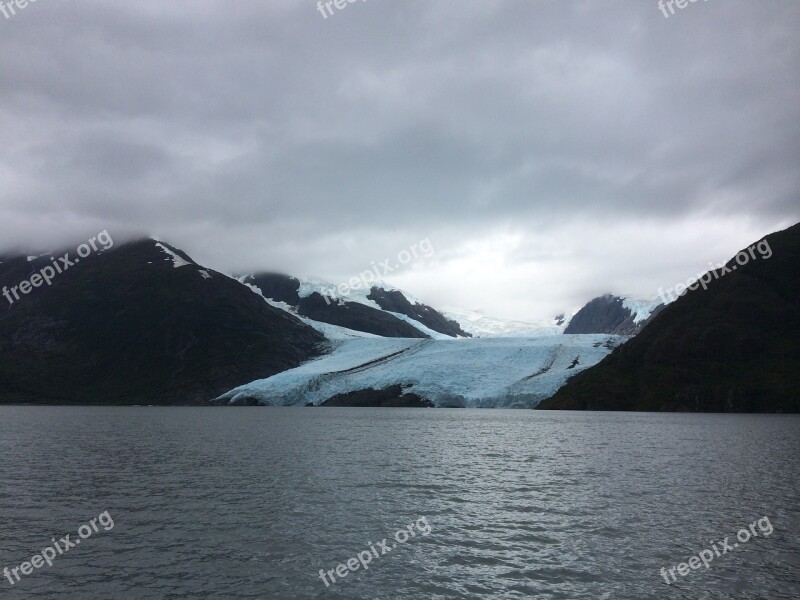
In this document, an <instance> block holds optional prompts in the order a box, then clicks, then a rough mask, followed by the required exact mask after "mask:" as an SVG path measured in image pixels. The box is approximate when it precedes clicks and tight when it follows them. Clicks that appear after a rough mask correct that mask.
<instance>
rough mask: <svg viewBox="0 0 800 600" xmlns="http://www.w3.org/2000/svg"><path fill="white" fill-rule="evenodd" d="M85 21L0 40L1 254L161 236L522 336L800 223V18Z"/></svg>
mask: <svg viewBox="0 0 800 600" xmlns="http://www.w3.org/2000/svg"><path fill="white" fill-rule="evenodd" d="M315 6H316V3H315V2H314V1H313V0H281V1H280V2H263V3H259V2H235V3H233V2H218V1H214V2H212V1H206V0H202V1H197V0H193V1H191V2H190V1H174V2H169V3H164V2H161V1H155V0H144V1H142V2H137V3H108V2H101V1H99V0H84V1H82V2H56V1H55V0H48V1H45V0H42V1H40V2H37V3H35V4H31V5H29V6H28V7H27V8H26V9H24V10H22V11H19V13H18V14H17V15H16V16H14V17H13V18H12V19H8V20H6V19H2V18H0V81H2V86H0V141H1V142H2V144H0V181H2V182H3V185H2V186H0V240H2V241H1V242H0V245H2V246H4V247H12V246H28V247H51V246H53V245H54V244H58V243H62V242H63V243H72V242H73V241H74V240H75V239H80V238H81V237H82V236H83V235H84V234H85V233H86V232H87V231H89V232H90V233H91V232H96V231H99V230H101V229H108V230H109V231H110V232H117V234H118V237H119V236H123V235H126V234H132V233H139V234H154V235H158V236H161V237H162V238H164V239H168V240H170V241H172V242H173V243H175V244H177V245H179V246H181V247H183V248H184V249H186V250H187V251H188V252H189V253H190V254H192V255H193V256H195V258H197V259H198V260H202V261H205V262H206V263H208V264H209V265H210V266H212V267H215V268H220V269H227V270H240V269H254V268H275V269H282V270H286V271H291V272H294V273H298V274H301V275H302V274H306V275H315V276H320V277H326V278H328V279H331V280H334V281H339V280H344V279H346V278H349V277H350V276H351V275H353V274H354V273H358V272H360V271H362V270H364V269H365V268H368V267H369V265H370V263H371V261H380V260H383V259H384V258H389V257H393V256H396V254H397V253H398V252H399V251H401V250H403V249H406V248H408V247H409V245H410V244H412V243H414V242H417V241H419V240H420V239H423V238H425V237H428V238H430V239H431V241H432V242H433V243H434V246H435V247H436V249H437V254H436V257H435V258H434V259H432V260H430V261H426V262H425V263H424V264H418V265H416V268H409V269H407V270H406V271H404V272H402V273H398V274H397V276H396V277H393V278H391V280H393V281H395V282H396V283H397V284H398V285H402V286H404V287H407V288H409V289H410V291H412V292H413V293H415V295H417V296H420V297H422V298H423V299H424V300H428V301H430V302H437V303H440V304H444V305H462V306H465V307H468V308H480V309H483V310H486V311H487V312H489V313H495V314H498V315H500V316H508V317H516V318H539V317H544V316H547V315H548V314H550V313H551V312H554V311H558V310H568V309H570V308H574V307H575V306H576V305H579V304H581V303H582V302H583V301H584V300H586V297H585V296H586V295H587V294H592V293H602V292H604V291H614V292H620V293H632V294H637V295H643V296H647V295H654V294H655V290H656V289H657V288H658V287H659V286H661V285H663V286H668V285H669V286H671V285H673V284H674V283H675V282H677V281H681V280H685V278H686V275H687V273H688V274H691V273H693V272H695V271H696V270H697V268H700V267H702V266H704V265H707V263H708V262H709V261H717V260H720V259H722V258H726V257H727V255H728V254H731V253H733V252H735V251H736V250H737V249H739V248H740V247H743V246H745V245H747V244H748V243H750V242H751V241H753V239H754V238H755V237H758V236H760V235H763V234H764V233H767V232H769V231H771V230H773V229H776V228H779V227H781V226H785V225H788V224H789V223H792V222H794V221H796V220H798V216H800V202H798V189H800V185H799V184H800V172H798V169H797V166H796V165H797V162H798V158H800V136H798V123H799V122H800V102H798V96H800V94H799V92H800V81H798V73H800V40H798V39H797V36H796V31H797V30H798V25H800V5H797V3H795V2H790V1H787V0H767V1H764V2H759V3H753V2H748V1H746V0H729V1H726V2H722V1H718V0H710V1H709V2H703V3H694V4H691V5H689V6H688V7H687V8H685V9H683V10H681V11H679V12H678V14H676V15H674V16H672V17H670V18H669V19H665V18H664V17H663V15H662V14H661V13H660V12H659V10H658V8H657V2H656V1H655V0H653V1H651V0H646V1H642V0H624V1H623V0H618V1H609V2H603V3H598V2H587V1H575V2H564V1H563V0H540V1H533V0H531V1H527V2H518V1H513V0H507V1H502V0H494V1H488V0H486V1H481V2H471V3H467V2H462V1H456V0H404V1H403V2H389V1H388V0H369V1H368V2H364V3H360V2H357V3H354V4H350V5H348V6H347V8H346V9H345V10H342V11H336V13H335V14H334V15H333V16H331V17H329V18H328V19H327V20H326V19H323V18H322V16H321V15H320V13H319V12H317V11H316V8H315Z"/></svg>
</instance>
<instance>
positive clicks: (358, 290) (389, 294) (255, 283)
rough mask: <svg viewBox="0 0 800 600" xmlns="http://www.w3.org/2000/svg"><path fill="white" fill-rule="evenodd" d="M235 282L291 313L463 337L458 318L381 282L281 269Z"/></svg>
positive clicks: (382, 329)
mask: <svg viewBox="0 0 800 600" xmlns="http://www.w3.org/2000/svg"><path fill="white" fill-rule="evenodd" d="M239 281H241V282H242V283H245V284H247V285H250V286H252V287H253V288H255V289H257V290H258V292H259V293H260V294H261V295H262V296H264V298H266V299H268V300H270V301H273V302H283V303H285V304H286V305H287V306H288V307H289V308H290V310H291V311H292V312H295V313H296V314H298V315H300V316H303V317H306V318H309V319H313V320H314V321H318V322H321V323H327V324H329V325H335V326H338V327H344V328H347V329H350V330H354V331H360V332H365V333H370V334H374V335H378V336H382V337H398V338H428V337H430V338H454V337H467V336H468V334H467V333H466V332H464V331H462V330H461V328H460V327H459V326H458V324H457V323H453V322H450V321H449V320H448V319H446V318H445V317H444V316H443V315H442V314H441V313H439V312H438V311H436V310H435V309H433V308H431V307H429V306H426V305H424V304H421V303H419V302H418V301H417V300H416V299H414V298H413V296H411V295H410V294H406V293H405V292H402V291H401V290H398V289H396V288H394V287H392V286H389V285H386V284H383V283H382V284H381V285H380V287H379V286H377V285H375V286H373V287H371V288H370V289H365V288H363V287H347V286H335V285H333V284H330V283H326V282H324V281H319V280H301V279H298V278H296V277H291V276H289V275H283V274H279V273H256V274H253V275H246V276H244V277H240V278H239Z"/></svg>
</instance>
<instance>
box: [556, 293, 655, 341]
mask: <svg viewBox="0 0 800 600" xmlns="http://www.w3.org/2000/svg"><path fill="white" fill-rule="evenodd" d="M623 303H624V298H620V297H619V296H612V295H611V294H606V295H605V296H600V297H598V298H595V299H594V300H591V301H589V302H588V303H587V304H586V306H584V307H583V308H582V309H580V310H579V311H578V312H577V313H575V316H573V317H572V320H571V321H570V322H569V325H567V327H566V329H564V333H565V334H569V333H608V334H612V335H636V334H638V333H639V332H640V331H641V330H642V329H643V328H644V326H645V325H647V324H648V323H649V322H650V321H651V320H652V319H653V317H654V316H655V315H657V314H658V313H659V312H661V310H663V308H664V305H663V304H660V305H658V306H657V307H656V308H655V309H654V310H653V312H652V313H651V315H650V316H649V317H648V318H647V319H645V320H643V321H639V322H638V323H636V322H634V320H635V317H636V315H635V314H634V313H633V311H632V310H631V309H629V308H627V307H626V306H624V304H623Z"/></svg>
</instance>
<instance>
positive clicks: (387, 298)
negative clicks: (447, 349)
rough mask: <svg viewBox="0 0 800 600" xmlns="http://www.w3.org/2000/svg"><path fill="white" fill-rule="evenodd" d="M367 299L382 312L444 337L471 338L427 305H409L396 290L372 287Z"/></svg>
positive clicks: (459, 327) (454, 322)
mask: <svg viewBox="0 0 800 600" xmlns="http://www.w3.org/2000/svg"><path fill="white" fill-rule="evenodd" d="M367 298H368V299H370V300H372V301H373V302H375V303H376V304H377V305H378V306H380V307H381V308H382V309H383V310H388V311H389V312H395V313H400V314H403V315H405V316H407V317H410V318H412V319H414V320H415V321H419V322H420V323H422V324H423V325H425V326H426V327H428V328H430V329H433V330H434V331H438V332H439V333H443V334H444V335H449V336H451V337H458V336H462V337H472V335H470V334H469V333H467V332H465V331H464V330H463V329H461V325H459V324H458V323H457V322H456V321H453V320H452V319H448V318H446V317H445V316H444V315H442V314H441V313H439V312H438V311H436V310H435V309H433V308H431V307H430V306H428V305H427V304H420V303H419V302H415V303H414V304H411V302H410V301H409V300H408V298H406V297H405V295H404V294H403V293H402V292H400V291H398V290H385V289H383V288H379V287H373V288H372V289H371V290H370V293H369V295H368V296H367Z"/></svg>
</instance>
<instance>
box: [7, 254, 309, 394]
mask: <svg viewBox="0 0 800 600" xmlns="http://www.w3.org/2000/svg"><path fill="white" fill-rule="evenodd" d="M162 248H165V249H166V250H168V251H169V252H171V253H172V254H173V255H174V257H176V258H173V256H170V254H168V253H167V252H166V251H165V250H164V249H162ZM61 254H63V252H61V253H56V254H53V255H50V254H48V255H45V256H44V257H42V258H38V259H33V260H30V261H29V260H28V259H26V258H25V257H6V258H5V259H3V262H2V264H0V285H3V286H6V289H9V290H10V288H12V287H13V286H19V284H20V282H22V281H24V280H29V279H31V278H32V276H33V275H35V274H36V273H39V272H40V271H41V270H42V269H43V268H45V267H46V266H47V265H51V264H52V262H51V260H50V258H49V257H50V256H59V255H61ZM176 265H181V266H178V267H177V268H176ZM26 288H27V286H26ZM10 297H11V299H12V300H14V296H13V294H12V295H11V296H10ZM0 301H2V305H3V306H2V307H1V308H0V403H12V402H25V403H87V404H93V403H102V404H192V403H199V404H202V403H206V402H207V401H208V400H210V399H211V398H214V397H216V396H218V395H219V394H221V393H223V392H225V391H227V390H229V389H231V388H233V387H235V386H237V385H241V384H244V383H247V382H249V381H253V380H254V379H259V378H263V377H269V376H270V375H274V374H275V373H278V372H280V371H283V370H286V369H289V368H293V367H295V366H297V365H299V364H300V363H301V362H303V361H305V360H307V359H308V358H310V357H312V356H315V355H317V354H319V353H320V352H321V351H322V349H323V346H322V343H323V342H324V337H323V336H322V335H321V334H319V333H318V332H317V331H316V330H314V329H313V328H311V327H309V326H307V325H305V324H304V323H302V322H301V321H300V320H298V319H297V318H295V317H293V316H291V315H289V314H287V313H286V312H284V311H281V310H278V309H276V308H273V307H271V306H269V305H268V304H267V303H266V302H264V300H263V299H262V298H261V297H260V296H258V295H257V294H254V293H253V292H252V291H251V290H250V289H249V288H247V287H246V286H244V285H242V284H240V283H239V282H238V281H236V280H234V279H231V278H230V277H227V276H225V275H223V274H221V273H217V272H215V271H211V270H208V269H203V268H202V267H200V266H199V265H197V264H196V263H195V262H194V261H192V260H191V258H189V257H188V256H187V255H186V254H184V253H183V252H181V251H180V250H177V249H175V248H172V247H170V246H168V245H167V244H163V245H158V244H157V243H156V242H155V241H153V240H141V241H137V242H133V243H129V244H125V245H122V246H118V247H114V248H111V249H109V250H105V251H103V252H101V253H97V254H94V255H90V256H88V257H86V258H85V259H82V260H81V261H80V264H75V265H74V266H71V267H70V268H69V269H68V270H66V271H64V272H63V273H61V274H58V275H56V276H55V277H54V278H52V285H50V286H48V285H44V284H41V282H40V286H39V287H37V288H35V289H33V290H32V291H30V292H29V293H28V294H27V295H24V296H21V297H20V299H19V300H14V302H13V304H9V303H8V299H7V298H6V299H3V298H0Z"/></svg>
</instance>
